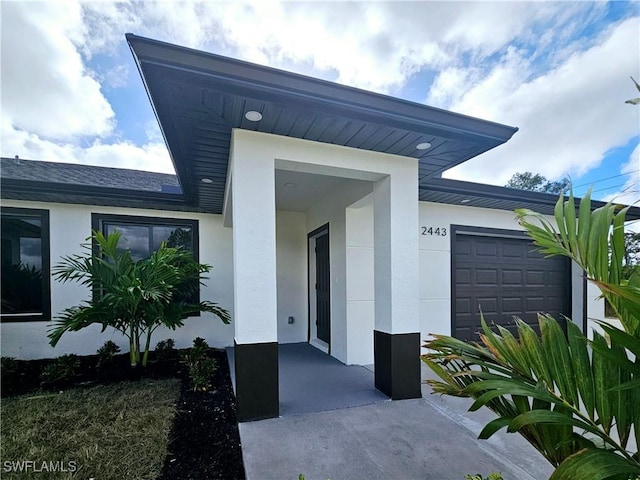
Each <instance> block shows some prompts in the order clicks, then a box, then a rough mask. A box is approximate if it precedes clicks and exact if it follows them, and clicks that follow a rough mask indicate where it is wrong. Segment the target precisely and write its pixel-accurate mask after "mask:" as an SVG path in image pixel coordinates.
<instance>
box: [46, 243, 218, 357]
mask: <svg viewBox="0 0 640 480" xmlns="http://www.w3.org/2000/svg"><path fill="white" fill-rule="evenodd" d="M120 236H121V235H120V233H118V232H115V233H112V234H110V235H109V236H106V237H105V236H104V235H103V234H102V233H100V232H98V231H94V232H93V235H92V236H91V237H90V238H89V239H87V240H92V241H93V244H91V243H88V244H85V245H83V247H84V248H85V249H86V250H88V251H87V253H86V254H84V255H82V254H80V255H71V256H66V257H63V258H62V261H61V262H60V263H58V264H57V265H56V266H55V267H54V269H53V277H54V278H56V279H57V280H59V281H62V282H67V281H76V282H79V283H80V284H82V285H85V286H87V287H90V288H91V290H92V293H93V298H92V299H90V300H88V301H86V302H84V303H83V304H81V305H78V306H74V307H71V308H67V309H66V310H64V312H63V313H62V314H61V315H60V316H59V317H58V318H57V319H56V322H55V324H54V326H53V328H52V329H51V330H50V331H49V338H50V343H51V345H52V346H54V347H55V346H56V344H57V343H58V342H59V341H60V338H61V337H62V335H63V334H64V333H66V332H68V331H77V330H81V329H83V328H85V327H88V326H89V325H92V324H98V325H101V326H102V330H103V331H104V330H105V329H107V328H108V327H111V328H114V329H115V330H118V331H119V332H121V333H122V334H123V335H124V336H126V337H127V338H128V339H129V353H130V359H131V365H132V366H137V365H138V364H140V363H142V366H143V367H145V366H146V365H147V361H148V357H149V345H150V342H151V335H152V334H153V332H154V331H155V330H156V329H157V328H158V327H160V326H165V327H167V328H170V329H172V330H175V329H176V328H178V327H182V326H183V325H184V320H185V318H187V317H188V316H189V315H194V314H197V313H199V312H209V313H212V314H214V315H216V316H217V317H218V318H220V320H222V322H224V323H229V322H230V317H229V313H228V312H227V311H226V310H225V309H223V308H221V307H219V306H218V305H217V304H215V303H212V302H209V301H202V302H198V303H195V302H194V301H192V300H186V299H190V298H193V294H194V293H196V292H197V289H198V288H199V286H200V284H202V280H203V279H204V277H203V274H204V273H206V272H209V271H210V270H211V266H209V265H206V264H201V263H198V262H196V261H195V260H194V258H193V256H192V255H191V253H190V252H188V251H186V250H184V249H182V248H180V247H177V248H174V247H168V246H167V245H166V243H163V244H162V245H161V246H160V248H159V249H158V250H156V251H155V252H153V253H152V254H151V256H150V257H149V258H146V259H143V260H139V261H134V260H133V259H132V257H131V253H130V252H129V250H122V249H120V248H119V247H118V242H119V240H120Z"/></svg>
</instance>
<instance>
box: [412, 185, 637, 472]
mask: <svg viewBox="0 0 640 480" xmlns="http://www.w3.org/2000/svg"><path fill="white" fill-rule="evenodd" d="M626 210H627V209H621V210H620V209H618V208H617V207H616V206H614V205H612V204H607V205H605V206H603V207H600V208H598V209H596V210H594V211H592V210H591V200H590V194H587V195H585V197H584V198H583V199H582V200H581V202H580V206H579V210H578V212H576V210H575V203H574V198H573V195H570V196H569V198H568V199H567V200H566V201H565V199H564V197H563V196H561V197H560V198H559V200H558V202H557V204H556V207H555V215H554V216H555V221H554V222H550V221H548V220H547V219H546V218H545V217H544V216H543V215H541V214H538V213H535V212H532V211H530V210H517V211H516V212H517V216H518V221H519V223H520V224H521V225H522V226H523V227H524V228H525V229H526V230H527V232H528V234H529V235H530V236H531V237H532V239H533V241H534V243H535V245H537V246H538V247H539V250H540V251H541V252H543V253H545V254H546V255H549V256H551V255H564V256H567V257H569V258H571V259H572V260H573V261H574V262H576V263H577V264H578V265H579V266H580V267H581V268H582V269H583V270H584V271H585V275H586V277H587V279H588V280H589V281H590V282H593V283H594V284H595V285H597V286H598V287H599V288H600V290H601V292H602V296H603V297H604V298H605V299H606V300H607V301H608V302H609V304H610V305H611V307H612V309H613V311H614V312H615V314H616V316H617V317H618V319H619V321H620V324H621V325H622V328H618V327H617V326H615V325H612V324H608V323H605V322H598V324H599V326H600V328H601V329H602V333H598V332H594V333H593V340H591V341H589V340H587V338H586V337H585V335H584V334H583V333H582V332H581V331H580V329H579V328H578V327H577V325H576V324H575V323H573V322H571V321H568V322H567V331H566V332H565V331H563V329H562V327H561V326H560V324H559V323H558V322H557V321H556V320H555V319H553V318H551V317H549V316H547V315H540V316H539V324H540V331H541V334H540V335H538V334H537V333H536V332H535V331H534V330H533V329H532V328H531V327H529V326H528V325H527V324H526V323H524V322H522V321H520V320H516V323H517V330H518V338H516V337H514V336H513V335H512V334H511V333H510V332H509V331H508V330H507V329H505V328H502V327H500V326H498V327H497V332H496V331H494V330H493V329H491V328H489V326H488V325H487V323H486V322H485V321H484V318H483V319H482V333H481V334H480V342H478V343H465V342H462V341H460V340H457V339H455V338H452V337H448V336H443V335H434V336H433V337H434V338H433V340H430V341H428V342H427V343H426V344H425V347H426V348H428V349H429V353H427V354H425V355H423V356H422V359H423V361H424V362H425V363H426V364H427V365H428V366H429V367H430V368H431V369H432V370H433V371H434V372H435V373H436V374H437V375H438V376H439V377H440V379H441V380H442V381H436V380H434V381H429V382H428V383H429V384H430V385H431V386H432V387H433V389H434V392H435V393H442V394H447V395H455V396H461V397H471V398H473V399H474V403H473V404H472V406H471V408H470V409H471V410H477V409H478V408H480V407H482V406H486V407H488V408H490V409H491V410H493V411H494V412H495V413H496V414H497V415H498V418H496V419H495V420H493V421H491V422H489V423H488V424H487V425H486V426H485V427H484V429H483V430H482V432H481V433H480V438H489V437H490V436H491V435H493V434H494V433H495V432H497V431H498V430H500V429H502V428H506V429H507V431H508V432H518V433H520V434H522V435H523V436H524V437H525V438H526V439H527V440H528V441H529V442H530V443H531V444H532V445H533V446H534V447H535V448H536V449H537V450H538V451H539V452H540V453H541V454H542V455H544V457H545V458H546V459H547V460H548V461H549V462H551V464H552V465H553V466H554V467H556V469H555V471H554V473H553V475H552V476H551V479H552V480H558V479H581V480H600V479H605V478H606V479H625V480H626V479H636V478H640V458H639V456H638V451H637V441H638V439H640V272H638V271H636V272H635V273H634V274H632V275H631V277H630V278H629V279H625V278H624V275H623V272H624V268H623V267H624V261H623V258H624V248H625V242H624V231H623V226H624V219H625V214H626ZM633 437H635V441H634V439H633Z"/></svg>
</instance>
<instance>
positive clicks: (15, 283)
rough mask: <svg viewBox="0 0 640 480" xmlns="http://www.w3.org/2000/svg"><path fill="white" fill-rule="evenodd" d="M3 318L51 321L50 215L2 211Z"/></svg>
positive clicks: (0, 313)
mask: <svg viewBox="0 0 640 480" xmlns="http://www.w3.org/2000/svg"><path fill="white" fill-rule="evenodd" d="M0 217H1V221H2V224H1V225H0V227H1V230H0V237H1V239H2V245H1V248H2V250H1V252H2V278H1V279H0V280H1V282H2V286H1V288H0V290H1V297H2V298H1V300H0V318H1V319H2V321H3V322H7V321H34V320H50V318H51V299H50V285H51V284H50V266H49V211H48V210H35V209H28V208H10V207H3V208H2V209H1V210H0Z"/></svg>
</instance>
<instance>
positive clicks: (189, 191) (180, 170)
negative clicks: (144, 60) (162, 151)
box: [125, 33, 196, 205]
mask: <svg viewBox="0 0 640 480" xmlns="http://www.w3.org/2000/svg"><path fill="white" fill-rule="evenodd" d="M129 35H132V34H130V33H127V34H126V35H125V37H126V38H127V42H128V43H129V49H130V50H131V54H132V55H133V59H134V61H135V62H136V67H137V69H138V73H139V74H140V78H141V79H142V83H143V85H144V90H145V92H146V93H147V98H148V99H149V103H150V104H151V109H152V110H153V115H154V116H155V117H156V122H157V124H158V127H159V128H160V133H161V134H162V139H163V140H164V144H165V145H166V146H167V151H168V152H169V158H170V159H171V163H172V164H173V169H174V171H175V172H176V177H177V178H178V183H179V184H180V188H181V189H182V192H183V194H184V198H185V202H186V203H188V204H190V205H195V204H196V200H195V198H196V194H195V189H194V187H193V185H192V184H191V181H190V178H191V176H190V175H189V172H188V171H187V166H186V165H185V164H184V163H183V162H177V161H176V159H175V157H174V152H173V151H172V149H171V148H170V147H169V141H168V139H167V133H166V132H165V128H164V126H163V125H162V122H161V121H160V117H159V116H158V111H157V109H156V103H155V102H154V99H153V95H152V94H151V90H150V89H149V86H148V85H147V79H146V77H145V75H144V72H143V70H142V66H141V65H140V59H139V57H138V55H137V54H136V52H135V50H134V49H133V45H132V44H131V41H130V40H129ZM180 153H181V155H182V156H183V157H184V155H183V153H184V152H180Z"/></svg>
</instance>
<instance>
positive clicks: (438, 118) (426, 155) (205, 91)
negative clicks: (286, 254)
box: [126, 34, 518, 213]
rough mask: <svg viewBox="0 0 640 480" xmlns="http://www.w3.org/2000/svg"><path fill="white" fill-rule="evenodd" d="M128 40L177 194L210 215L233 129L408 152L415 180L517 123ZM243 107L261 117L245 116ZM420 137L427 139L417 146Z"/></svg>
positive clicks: (501, 136)
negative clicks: (416, 166) (167, 155)
mask: <svg viewBox="0 0 640 480" xmlns="http://www.w3.org/2000/svg"><path fill="white" fill-rule="evenodd" d="M126 38H127V41H128V43H129V46H130V48H131V51H132V53H133V55H134V58H135V60H136V62H137V65H138V69H139V71H140V74H141V77H142V80H143V82H144V85H145V88H146V90H147V93H148V95H149V99H150V101H151V104H152V107H153V109H154V111H155V114H156V117H157V119H158V122H159V124H160V128H161V130H162V133H163V135H164V138H165V142H166V144H167V147H168V149H169V153H170V155H171V159H172V161H173V164H174V167H175V170H176V173H177V175H178V178H179V180H180V184H181V186H182V190H183V192H184V195H185V198H186V200H187V202H188V203H190V204H192V205H194V206H197V207H199V208H200V209H202V210H204V211H207V212H210V213H221V212H222V208H223V201H224V190H225V184H226V177H227V165H228V160H229V145H230V141H231V131H232V129H234V128H242V129H246V130H254V131H259V132H264V133H271V134H276V135H283V136H289V137H295V138H301V139H306V140H313V141H318V142H324V143H329V144H335V145H342V146H347V147H354V148H360V149H365V150H372V151H377V152H383V153H390V154H395V155H403V156H410V157H415V158H418V159H419V182H420V184H421V185H426V184H427V183H428V180H429V179H430V178H433V177H437V176H439V175H440V173H442V172H443V171H444V170H447V169H449V168H451V167H453V166H455V165H458V164H460V163H462V162H464V161H466V160H468V159H470V158H472V157H475V156H476V155H479V154H481V153H483V152H485V151H487V150H490V149H492V148H494V147H496V146H498V145H501V144H502V143H504V142H506V141H507V140H509V138H511V136H512V135H513V134H514V133H515V132H516V131H517V130H518V129H517V128H515V127H509V126H506V125H501V124H498V123H494V122H488V121H485V120H480V119H477V118H473V117H469V116H465V115H460V114H457V113H452V112H448V111H445V110H441V109H438V108H433V107H428V106H426V105H422V104H418V103H414V102H409V101H405V100H401V99H397V98H393V97H389V96H386V95H380V94H377V93H372V92H367V91H364V90H360V89H357V88H352V87H347V86H344V85H339V84H336V83H332V82H328V81H325V80H319V79H316V78H311V77H307V76H303V75H298V74H294V73H290V72H285V71H282V70H277V69H273V68H268V67H263V66H260V65H255V64H252V63H248V62H244V61H240V60H235V59H231V58H227V57H222V56H219V55H214V54H211V53H205V52H201V51H198V50H193V49H189V48H185V47H180V46H176V45H172V44H168V43H164V42H159V41H157V40H151V39H147V38H143V37H139V36H136V35H133V34H127V35H126ZM250 110H255V111H258V112H260V113H261V114H262V120H260V121H258V122H251V121H249V120H247V119H246V118H245V113H246V112H247V111H250ZM422 142H428V143H430V144H431V147H430V148H429V149H427V150H417V149H416V145H417V144H419V143H422ZM203 178H208V179H211V180H212V182H210V183H203V182H202V181H201V180H202V179H203Z"/></svg>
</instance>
